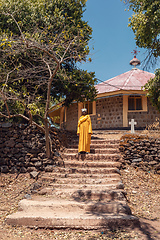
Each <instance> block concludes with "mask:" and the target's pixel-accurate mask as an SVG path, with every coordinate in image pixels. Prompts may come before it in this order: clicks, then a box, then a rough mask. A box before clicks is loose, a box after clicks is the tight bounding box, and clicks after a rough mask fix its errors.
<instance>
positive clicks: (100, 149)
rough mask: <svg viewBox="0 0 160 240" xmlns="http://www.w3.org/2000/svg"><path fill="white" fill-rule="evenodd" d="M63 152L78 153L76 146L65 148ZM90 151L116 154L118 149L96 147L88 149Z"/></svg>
mask: <svg viewBox="0 0 160 240" xmlns="http://www.w3.org/2000/svg"><path fill="white" fill-rule="evenodd" d="M65 153H69V154H70V153H75V154H76V153H78V147H77V148H66V149H65ZM90 153H93V154H115V153H116V154H117V153H119V150H118V149H116V148H107V149H105V148H98V149H90Z"/></svg>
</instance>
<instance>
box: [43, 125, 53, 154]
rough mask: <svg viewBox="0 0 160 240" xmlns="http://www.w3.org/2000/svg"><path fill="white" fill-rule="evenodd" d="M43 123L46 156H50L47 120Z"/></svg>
mask: <svg viewBox="0 0 160 240" xmlns="http://www.w3.org/2000/svg"><path fill="white" fill-rule="evenodd" d="M44 125H45V139H46V157H47V158H51V146H50V137H49V127H48V122H47V121H44Z"/></svg>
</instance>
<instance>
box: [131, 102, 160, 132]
mask: <svg viewBox="0 0 160 240" xmlns="http://www.w3.org/2000/svg"><path fill="white" fill-rule="evenodd" d="M147 105H148V111H147V112H129V113H128V119H129V121H130V120H131V119H134V120H135V121H136V122H137V125H136V126H135V128H136V127H143V128H145V127H146V126H148V125H150V124H152V123H153V122H154V121H155V119H156V117H159V118H160V113H159V112H158V111H157V110H156V108H155V107H153V106H152V104H151V102H150V101H149V100H147Z"/></svg>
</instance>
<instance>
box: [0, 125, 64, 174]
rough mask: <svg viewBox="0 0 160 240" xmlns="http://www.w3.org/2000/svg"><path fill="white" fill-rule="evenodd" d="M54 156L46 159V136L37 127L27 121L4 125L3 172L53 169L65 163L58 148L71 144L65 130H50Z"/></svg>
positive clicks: (0, 141) (0, 144) (0, 136)
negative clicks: (62, 162) (26, 122)
mask: <svg viewBox="0 0 160 240" xmlns="http://www.w3.org/2000/svg"><path fill="white" fill-rule="evenodd" d="M50 136H51V139H52V150H53V152H54V155H53V157H52V158H51V159H48V158H46V153H45V136H44V134H43V133H42V132H41V131H40V130H39V129H37V128H36V127H34V126H29V125H27V124H11V123H2V124H0V172H3V173H7V172H10V173H16V172H17V173H25V172H31V171H52V170H53V168H54V167H55V165H57V164H59V163H60V162H61V159H60V157H59V153H58V151H59V150H60V148H61V147H62V146H63V145H64V146H65V145H66V144H67V139H66V136H65V133H64V131H61V130H58V129H55V128H52V129H51V131H50Z"/></svg>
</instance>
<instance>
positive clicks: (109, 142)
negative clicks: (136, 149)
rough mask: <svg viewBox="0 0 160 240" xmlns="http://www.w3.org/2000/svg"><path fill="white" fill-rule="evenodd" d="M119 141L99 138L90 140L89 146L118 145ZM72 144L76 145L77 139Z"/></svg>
mask: <svg viewBox="0 0 160 240" xmlns="http://www.w3.org/2000/svg"><path fill="white" fill-rule="evenodd" d="M119 142H120V141H119V139H100V138H97V139H96V138H94V139H92V138H91V144H107V145H109V144H119ZM72 143H73V144H77V143H78V139H76V140H73V141H72Z"/></svg>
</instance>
